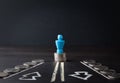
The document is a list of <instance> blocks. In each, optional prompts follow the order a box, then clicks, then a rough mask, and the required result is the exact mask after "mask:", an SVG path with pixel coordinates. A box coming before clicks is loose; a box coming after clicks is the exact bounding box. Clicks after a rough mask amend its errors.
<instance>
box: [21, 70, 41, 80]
mask: <svg viewBox="0 0 120 83" xmlns="http://www.w3.org/2000/svg"><path fill="white" fill-rule="evenodd" d="M37 77H41V75H40V73H39V72H32V73H28V74H25V75H23V76H22V77H20V78H19V80H37V79H36V78H37Z"/></svg>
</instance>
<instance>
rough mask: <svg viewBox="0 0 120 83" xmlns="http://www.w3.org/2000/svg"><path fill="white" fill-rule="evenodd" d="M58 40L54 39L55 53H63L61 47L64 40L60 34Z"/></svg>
mask: <svg viewBox="0 0 120 83" xmlns="http://www.w3.org/2000/svg"><path fill="white" fill-rule="evenodd" d="M57 39H58V40H56V41H55V44H56V47H57V54H63V47H64V44H65V41H64V40H63V36H62V35H58V37H57Z"/></svg>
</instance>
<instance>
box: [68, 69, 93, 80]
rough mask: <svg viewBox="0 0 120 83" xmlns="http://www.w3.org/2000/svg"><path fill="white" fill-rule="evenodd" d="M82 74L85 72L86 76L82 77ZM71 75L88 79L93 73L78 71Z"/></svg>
mask: <svg viewBox="0 0 120 83" xmlns="http://www.w3.org/2000/svg"><path fill="white" fill-rule="evenodd" d="M81 74H84V77H82V75H81ZM69 76H71V77H75V78H78V79H82V80H88V78H90V77H91V76H92V74H88V72H86V71H76V72H75V74H70V75H69Z"/></svg>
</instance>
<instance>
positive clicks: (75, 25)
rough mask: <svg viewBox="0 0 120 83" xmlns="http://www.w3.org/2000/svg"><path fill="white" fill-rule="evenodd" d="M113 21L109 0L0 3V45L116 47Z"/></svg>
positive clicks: (13, 0)
mask: <svg viewBox="0 0 120 83" xmlns="http://www.w3.org/2000/svg"><path fill="white" fill-rule="evenodd" d="M112 19H113V17H112V0H43V1H41V0H0V46H11V45H13V46H17V45H19V46H24V45H26V46H39V45H43V46H54V40H56V38H57V34H63V36H64V39H65V40H66V45H68V46H69V45H81V46H103V47H106V46H119V45H120V43H119V42H120V38H119V35H120V33H119V30H118V27H117V25H118V23H116V24H115V25H116V26H114V27H113V21H112ZM114 21H115V20H114Z"/></svg>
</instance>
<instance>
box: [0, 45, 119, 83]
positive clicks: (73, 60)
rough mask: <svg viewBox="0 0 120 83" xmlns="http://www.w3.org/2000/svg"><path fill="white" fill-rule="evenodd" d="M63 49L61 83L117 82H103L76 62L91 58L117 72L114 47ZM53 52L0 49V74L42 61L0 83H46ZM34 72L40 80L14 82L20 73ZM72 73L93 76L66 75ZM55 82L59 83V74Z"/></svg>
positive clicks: (102, 78)
mask: <svg viewBox="0 0 120 83" xmlns="http://www.w3.org/2000/svg"><path fill="white" fill-rule="evenodd" d="M65 50H66V53H67V62H65V83H73V82H75V83H80V82H82V83H97V82H98V83H120V79H116V80H107V79H105V78H104V77H102V76H101V75H99V74H97V73H95V72H94V71H92V70H90V69H88V68H87V67H85V66H84V65H82V64H81V63H80V61H82V60H86V59H87V60H89V59H93V60H96V61H97V62H100V63H102V64H103V65H106V66H108V67H109V68H111V69H115V70H116V71H117V72H120V61H119V58H120V57H119V56H120V53H119V49H118V48H95V47H76V48H75V47H71V48H69V49H68V48H66V49H65ZM54 51H55V49H53V48H46V47H45V48H44V47H0V71H2V70H4V69H6V68H11V67H14V66H15V65H20V64H22V63H24V62H28V61H31V60H33V59H38V58H41V59H44V60H45V63H44V64H43V65H40V66H38V67H36V68H33V69H31V70H29V71H26V72H23V73H21V74H18V75H16V76H14V77H11V78H9V79H6V80H3V79H0V83H34V82H35V83H49V82H50V80H51V76H52V73H53V70H54V57H53V53H54ZM36 71H38V72H39V73H40V74H41V75H42V77H41V78H37V80H36V81H20V80H19V79H18V78H19V77H21V76H22V75H24V74H27V73H30V72H36ZM75 71H87V72H88V73H90V74H93V76H92V77H91V78H89V79H88V80H86V81H84V80H81V79H77V78H73V77H70V76H68V75H69V74H73V73H74V72H75ZM55 83H61V81H60V74H59V72H58V74H57V78H56V81H55Z"/></svg>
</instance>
